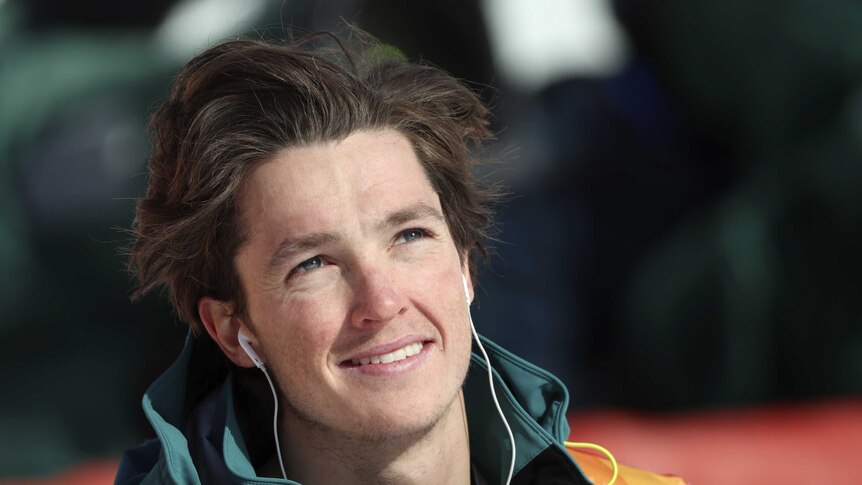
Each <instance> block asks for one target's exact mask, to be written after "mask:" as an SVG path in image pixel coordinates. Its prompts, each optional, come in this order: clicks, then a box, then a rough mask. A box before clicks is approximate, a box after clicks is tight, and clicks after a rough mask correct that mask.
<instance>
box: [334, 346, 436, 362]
mask: <svg viewBox="0 0 862 485" xmlns="http://www.w3.org/2000/svg"><path fill="white" fill-rule="evenodd" d="M421 350H422V342H414V343H412V344H408V345H405V346H404V347H402V348H400V349H398V350H395V351H392V352H389V353H388V354H383V355H375V356H373V357H363V358H361V359H353V360H351V362H352V363H353V365H368V364H389V363H390V362H397V361H399V360H404V359H406V358H407V357H410V356H411V355H416V354H418V353H419V352H420V351H421Z"/></svg>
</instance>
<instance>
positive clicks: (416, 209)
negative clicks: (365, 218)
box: [375, 202, 446, 232]
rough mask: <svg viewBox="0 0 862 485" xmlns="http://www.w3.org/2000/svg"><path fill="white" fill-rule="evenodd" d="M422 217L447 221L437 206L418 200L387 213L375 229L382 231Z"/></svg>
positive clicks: (436, 220)
mask: <svg viewBox="0 0 862 485" xmlns="http://www.w3.org/2000/svg"><path fill="white" fill-rule="evenodd" d="M422 219H433V220H434V221H435V222H446V220H445V219H444V218H443V214H441V213H440V211H438V210H437V209H436V208H434V207H431V206H430V205H428V204H426V203H424V202H417V203H415V204H413V205H410V206H407V207H405V208H403V209H401V210H397V211H395V212H392V213H391V214H389V215H387V216H386V217H385V218H383V220H382V221H380V222H379V223H377V225H376V226H375V229H376V230H377V232H382V231H385V230H386V229H389V228H392V227H396V226H400V225H403V224H407V223H408V222H412V221H419V220H422Z"/></svg>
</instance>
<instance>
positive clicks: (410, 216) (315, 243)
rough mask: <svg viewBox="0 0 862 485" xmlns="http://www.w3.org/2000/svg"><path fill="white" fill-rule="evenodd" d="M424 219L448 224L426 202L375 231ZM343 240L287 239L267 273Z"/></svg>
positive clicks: (326, 235)
mask: <svg viewBox="0 0 862 485" xmlns="http://www.w3.org/2000/svg"><path fill="white" fill-rule="evenodd" d="M422 219H432V220H434V221H435V222H440V223H445V222H446V219H445V218H444V217H443V214H441V213H440V211H439V210H437V209H436V208H434V207H432V206H430V205H428V204H426V203H424V202H417V203H415V204H412V205H410V206H408V207H405V208H403V209H399V210H397V211H395V212H392V213H389V214H387V215H386V217H384V218H383V219H382V220H381V221H380V222H378V223H377V224H376V225H375V226H374V229H375V231H377V232H385V231H386V230H388V229H392V228H394V227H397V226H401V225H403V224H407V223H409V222H413V221H419V220H422ZM342 239H344V236H343V235H342V234H340V233H337V232H314V233H311V234H307V235H305V236H302V237H299V238H288V239H285V240H284V241H282V242H281V244H279V245H278V248H277V249H276V250H275V251H274V252H273V253H272V256H271V257H270V258H269V262H268V263H267V265H266V270H267V272H273V271H275V270H276V269H277V268H278V267H279V266H281V265H282V264H283V263H284V262H285V261H286V260H288V259H290V258H291V257H293V256H294V255H295V254H297V253H302V252H305V251H309V250H311V249H314V248H317V247H320V246H325V245H328V244H333V243H335V242H338V241H340V240H342Z"/></svg>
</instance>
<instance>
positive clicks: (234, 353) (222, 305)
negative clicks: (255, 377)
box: [198, 296, 255, 367]
mask: <svg viewBox="0 0 862 485" xmlns="http://www.w3.org/2000/svg"><path fill="white" fill-rule="evenodd" d="M198 316H199V317H200V319H201V322H202V323H203V325H204V328H206V331H207V333H208V334H209V335H210V337H212V339H213V340H214V341H215V342H216V343H217V344H218V346H219V348H221V350H222V352H224V354H225V355H226V356H227V358H228V359H230V360H231V362H233V363H234V364H236V365H238V366H240V367H254V366H255V364H254V362H253V361H252V360H251V358H250V357H249V356H248V355H247V354H246V353H245V352H243V350H242V347H241V346H240V343H239V338H238V334H239V331H240V330H242V329H245V325H243V324H242V322H241V321H240V320H239V319H238V318H236V317H235V316H234V312H233V305H231V304H230V303H226V302H223V301H221V300H216V299H215V298H212V297H209V296H205V297H203V298H201V299H200V300H198ZM245 334H246V335H249V331H248V330H247V329H245Z"/></svg>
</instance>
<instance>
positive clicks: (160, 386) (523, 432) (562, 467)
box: [115, 335, 590, 485]
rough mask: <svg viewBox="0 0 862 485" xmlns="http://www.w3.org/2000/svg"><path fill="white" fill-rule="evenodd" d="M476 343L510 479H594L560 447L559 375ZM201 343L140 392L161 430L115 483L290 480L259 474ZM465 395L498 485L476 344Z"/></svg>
mask: <svg viewBox="0 0 862 485" xmlns="http://www.w3.org/2000/svg"><path fill="white" fill-rule="evenodd" d="M482 341H483V343H484V345H485V349H486V350H487V351H488V356H489V358H490V359H491V365H492V367H493V368H494V370H495V374H494V377H495V380H496V383H495V385H496V390H497V396H498V398H499V399H500V405H501V407H502V409H503V412H504V413H505V414H506V419H507V420H508V422H509V424H510V426H511V427H512V432H513V434H514V436H515V441H516V444H517V460H516V463H515V476H514V478H513V480H512V483H513V484H532V483H535V484H540V483H541V484H547V483H582V484H588V483H590V482H589V481H588V480H587V479H586V478H585V477H584V474H583V472H582V471H581V469H580V468H579V467H578V465H577V464H576V463H575V462H574V461H573V460H572V458H571V457H570V456H569V454H568V453H567V452H566V450H565V448H564V447H563V441H564V440H565V439H566V438H567V437H568V434H569V426H568V422H567V421H566V408H567V406H568V401H569V395H568V392H567V391H566V389H565V387H563V385H562V383H561V382H560V381H559V380H558V379H557V378H555V377H554V376H552V375H551V374H549V373H548V372H546V371H544V370H542V369H540V368H538V367H536V366H534V365H532V364H529V363H528V362H526V361H524V360H522V359H520V358H518V357H516V356H514V355H512V354H510V353H509V352H507V351H506V350H504V349H502V348H500V347H498V346H496V345H495V344H493V343H491V342H490V341H488V340H486V339H483V340H482ZM202 347H205V346H204V345H202V344H201V341H200V340H199V339H196V338H194V337H192V336H191V335H190V336H189V337H188V339H187V340H186V345H185V348H184V349H183V351H182V353H181V354H180V356H179V358H178V359H177V361H176V362H175V363H174V364H173V365H172V366H171V367H170V368H169V369H168V370H167V371H166V372H165V373H164V374H163V375H162V376H161V377H159V379H158V380H156V382H154V383H153V385H152V386H150V388H149V389H148V390H147V392H146V393H145V394H144V399H143V408H144V413H145V414H146V416H147V419H149V421H150V424H152V426H153V429H154V430H155V432H156V436H157V437H158V438H157V439H153V440H150V441H147V442H145V443H143V444H142V445H140V446H138V447H137V448H134V449H132V450H130V451H128V452H126V454H125V455H124V456H123V460H122V462H121V464H120V469H119V471H118V473H117V478H116V481H115V484H118V485H119V484H141V485H149V484H184V485H185V484H210V483H216V484H246V485H251V484H273V483H282V484H283V483H296V482H292V481H285V480H282V479H276V478H261V477H258V476H257V475H256V474H255V471H254V467H253V466H252V464H251V461H250V458H249V456H250V455H249V453H248V448H247V447H246V441H245V440H244V437H243V435H242V433H241V431H240V426H239V423H238V420H237V413H236V412H235V401H234V393H233V392H232V389H233V387H234V385H235V382H234V374H233V372H228V373H227V374H226V375H225V374H222V376H223V377H222V382H212V375H213V374H214V373H213V372H212V370H211V369H212V368H213V366H212V365H208V364H209V362H208V361H211V360H212V357H213V355H212V351H211V350H210V351H208V352H205V351H202V350H200V349H201V348H202ZM474 347H475V344H474ZM464 400H465V404H466V408H467V421H468V426H469V430H470V454H471V456H470V458H471V461H472V463H473V466H474V468H475V469H477V470H478V471H479V472H480V474H481V475H482V476H484V478H485V479H487V481H488V483H490V484H496V483H502V482H503V480H504V479H505V476H506V474H507V473H508V466H509V462H510V457H511V451H510V446H509V444H508V442H509V439H508V435H507V434H506V430H505V428H504V427H503V425H502V423H501V421H500V417H499V415H498V414H497V410H496V409H495V407H494V402H493V400H492V399H491V393H490V391H489V389H488V375H487V367H486V365H485V362H484V359H482V357H481V356H480V355H477V354H476V353H475V352H474V353H473V355H472V362H471V365H470V370H469V372H468V375H467V380H466V382H465V384H464ZM288 473H289V471H288Z"/></svg>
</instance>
